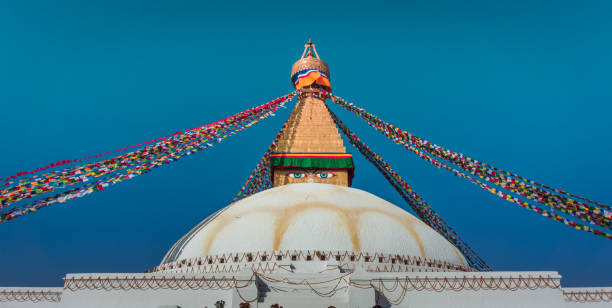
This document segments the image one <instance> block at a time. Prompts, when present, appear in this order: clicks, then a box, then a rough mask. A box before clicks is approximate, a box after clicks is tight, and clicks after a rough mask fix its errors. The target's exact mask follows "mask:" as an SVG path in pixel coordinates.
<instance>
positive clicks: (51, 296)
mask: <svg viewBox="0 0 612 308" xmlns="http://www.w3.org/2000/svg"><path fill="white" fill-rule="evenodd" d="M61 300H62V292H58V291H42V290H41V291H36V290H26V289H24V290H6V289H5V290H2V289H0V303H1V302H34V303H37V302H55V303H58V302H60V301H61Z"/></svg>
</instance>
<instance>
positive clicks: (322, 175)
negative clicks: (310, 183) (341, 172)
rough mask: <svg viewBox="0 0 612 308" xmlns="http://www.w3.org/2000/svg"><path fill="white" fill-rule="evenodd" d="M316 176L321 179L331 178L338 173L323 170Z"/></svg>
mask: <svg viewBox="0 0 612 308" xmlns="http://www.w3.org/2000/svg"><path fill="white" fill-rule="evenodd" d="M316 176H317V177H318V178H320V179H329V178H333V177H335V176H336V175H335V174H333V173H331V172H321V173H317V174H316Z"/></svg>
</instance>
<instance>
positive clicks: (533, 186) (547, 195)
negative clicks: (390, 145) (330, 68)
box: [325, 93, 612, 239]
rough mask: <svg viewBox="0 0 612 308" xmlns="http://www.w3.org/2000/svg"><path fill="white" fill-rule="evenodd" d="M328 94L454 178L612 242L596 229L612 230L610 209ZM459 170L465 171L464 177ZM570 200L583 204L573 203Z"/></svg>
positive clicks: (345, 107)
mask: <svg viewBox="0 0 612 308" xmlns="http://www.w3.org/2000/svg"><path fill="white" fill-rule="evenodd" d="M325 94H326V95H328V96H329V97H330V98H331V100H332V102H334V103H336V104H337V105H339V106H341V107H342V108H344V109H346V110H348V111H350V112H352V113H354V114H356V115H357V116H358V117H360V118H362V119H363V120H365V121H366V123H367V124H368V125H369V126H371V127H373V128H374V129H376V130H377V131H379V132H380V133H382V134H383V135H385V136H386V137H387V138H389V139H391V140H392V141H393V142H394V143H396V144H398V145H401V146H404V147H405V148H406V149H408V150H410V151H412V152H413V153H415V154H416V155H418V156H419V157H421V158H422V159H424V160H426V161H428V162H430V163H431V164H433V165H435V166H436V167H438V168H443V169H446V170H448V171H450V172H452V173H454V174H455V175H457V176H459V177H462V178H465V179H467V180H468V181H470V182H472V183H473V184H476V185H478V186H479V187H481V188H483V189H484V190H487V191H489V192H491V193H493V194H495V195H497V196H499V197H501V198H503V199H504V200H507V201H509V202H512V203H517V204H519V205H520V206H522V207H524V208H527V209H530V210H532V211H535V212H537V213H539V214H540V215H542V216H544V217H548V218H550V219H554V220H556V221H558V222H561V223H563V224H565V225H568V226H570V227H573V228H575V229H578V230H582V231H586V232H589V233H592V234H595V235H598V236H603V237H606V238H609V239H612V234H610V232H606V231H602V230H599V229H598V228H597V227H601V228H603V229H607V230H610V226H611V223H610V222H611V220H612V211H610V207H609V206H607V205H605V204H602V203H598V202H595V201H592V200H589V199H587V198H584V197H578V196H576V195H573V194H570V193H568V192H566V191H564V190H561V189H555V188H552V187H550V186H546V185H544V184H540V183H538V182H535V181H533V180H529V179H527V178H524V177H521V176H518V175H516V174H514V173H510V172H507V171H504V170H501V169H499V168H496V167H492V166H490V165H488V164H485V163H483V162H480V161H478V160H474V159H472V158H470V157H468V156H466V155H464V154H460V153H456V152H453V151H451V150H448V149H445V148H443V147H441V146H438V145H435V144H433V143H431V142H429V141H427V140H424V139H421V138H419V137H417V136H415V135H412V134H410V133H408V132H407V131H405V130H401V129H399V128H397V127H395V126H393V125H391V124H389V123H387V122H385V121H383V120H381V119H380V118H378V117H376V116H375V115H373V114H371V113H369V112H367V111H366V110H365V109H363V108H360V107H358V106H356V105H355V104H352V103H348V102H346V101H345V100H344V99H342V98H340V97H338V96H336V95H332V94H329V93H325ZM436 158H437V159H436ZM445 162H446V163H445ZM447 163H449V164H452V165H449V164H447ZM453 166H455V167H457V168H455V167H453ZM458 169H461V170H463V171H465V173H464V172H462V171H460V170H458ZM466 173H469V174H471V175H474V176H475V177H471V176H469V175H467V174H466ZM477 178H480V179H483V180H485V181H487V182H489V183H491V184H493V185H496V187H497V188H496V187H492V186H489V185H488V184H485V183H483V182H481V181H479V180H478V179H477ZM503 189H505V190H506V191H509V192H510V193H507V192H504V191H503ZM512 194H514V195H512ZM570 197H571V198H574V199H578V200H581V201H577V200H574V199H571V198H570ZM521 198H525V199H527V200H529V201H530V202H536V204H533V203H530V202H528V201H525V200H523V199H521ZM588 203H591V204H588ZM537 204H540V205H541V206H546V207H548V208H549V209H548V210H546V209H543V208H541V207H540V206H537ZM557 211H559V212H562V213H565V214H566V215H567V216H568V217H565V216H562V215H560V213H559V212H557ZM576 220H582V221H585V222H587V223H589V224H591V225H592V226H589V225H586V224H584V223H580V222H578V221H576Z"/></svg>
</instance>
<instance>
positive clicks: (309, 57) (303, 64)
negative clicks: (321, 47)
mask: <svg viewBox="0 0 612 308" xmlns="http://www.w3.org/2000/svg"><path fill="white" fill-rule="evenodd" d="M313 53H314V55H313ZM309 68H314V69H317V70H319V71H321V72H323V73H324V74H326V75H327V76H328V77H329V67H328V66H327V64H326V63H325V62H324V61H323V60H321V59H320V58H319V53H317V48H316V47H315V44H314V43H313V42H312V40H311V39H308V42H307V43H306V45H304V52H302V57H301V58H300V60H298V61H297V62H295V63H294V64H293V67H292V68H291V77H292V78H293V75H295V74H296V73H297V72H299V71H302V70H305V69H309Z"/></svg>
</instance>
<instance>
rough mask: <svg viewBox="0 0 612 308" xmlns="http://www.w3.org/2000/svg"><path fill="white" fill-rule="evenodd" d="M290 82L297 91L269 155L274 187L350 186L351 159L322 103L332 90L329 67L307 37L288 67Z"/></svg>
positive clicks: (351, 175)
mask: <svg viewBox="0 0 612 308" xmlns="http://www.w3.org/2000/svg"><path fill="white" fill-rule="evenodd" d="M291 83H292V85H293V86H294V87H295V88H296V89H298V90H300V94H299V97H298V103H297V104H296V106H295V108H294V110H293V112H292V113H291V115H290V117H289V120H288V122H287V127H286V128H285V130H284V131H283V134H282V135H281V138H280V140H279V142H278V146H277V148H276V151H275V153H273V154H272V156H271V161H272V168H273V178H274V186H281V185H286V184H293V183H308V182H314V183H327V184H335V185H343V186H351V182H352V178H353V158H352V155H351V154H349V153H346V148H345V147H344V144H343V143H342V138H341V137H340V134H339V132H338V128H337V127H336V125H335V124H334V121H333V120H332V118H331V116H330V114H329V112H328V111H327V107H326V106H325V100H326V95H325V92H327V93H329V92H331V83H330V79H329V67H328V66H327V64H326V63H325V62H323V60H321V59H320V58H319V54H318V53H317V50H316V48H315V45H314V44H313V43H312V42H311V41H310V40H309V41H308V43H307V44H306V45H305V46H304V52H303V53H302V57H301V58H300V59H299V60H298V61H297V62H295V63H294V64H293V67H292V68H291ZM323 90H324V91H323Z"/></svg>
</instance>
